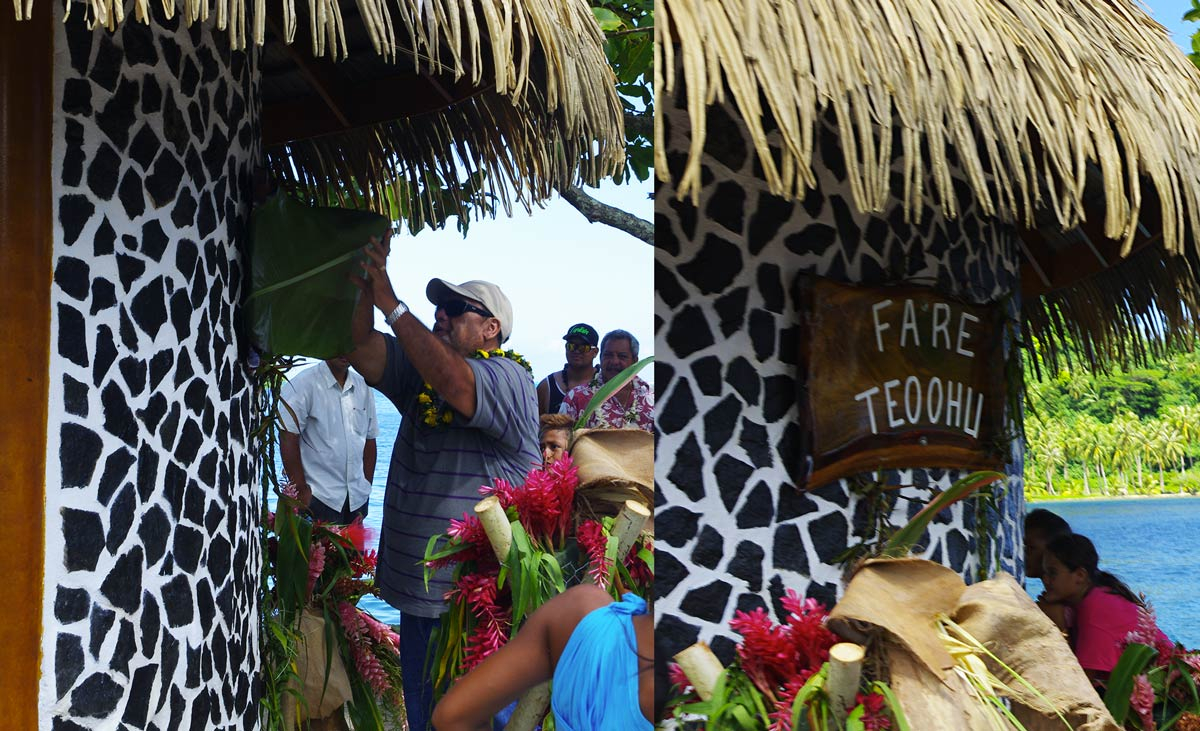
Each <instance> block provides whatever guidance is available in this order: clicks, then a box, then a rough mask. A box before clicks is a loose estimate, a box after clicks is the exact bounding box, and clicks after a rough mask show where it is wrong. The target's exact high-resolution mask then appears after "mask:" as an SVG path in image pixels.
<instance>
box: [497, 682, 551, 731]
mask: <svg viewBox="0 0 1200 731" xmlns="http://www.w3.org/2000/svg"><path fill="white" fill-rule="evenodd" d="M549 709H550V681H549V680H547V681H546V682H544V683H542V684H541V685H535V686H533V687H532V688H530V689H529V690H527V691H525V695H523V696H521V700H519V701H517V707H516V708H515V709H514V710H513V715H512V718H510V719H508V725H507V726H505V727H504V731H533V729H535V728H536V727H537V725H538V724H539V723H541V722H542V719H543V718H545V717H546V711H548V710H549Z"/></svg>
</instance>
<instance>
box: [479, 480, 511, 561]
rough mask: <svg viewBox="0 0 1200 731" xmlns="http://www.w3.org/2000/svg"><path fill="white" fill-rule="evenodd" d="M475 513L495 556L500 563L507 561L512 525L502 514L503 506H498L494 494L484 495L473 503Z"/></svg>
mask: <svg viewBox="0 0 1200 731" xmlns="http://www.w3.org/2000/svg"><path fill="white" fill-rule="evenodd" d="M475 515H477V516H479V522H480V523H482V524H483V532H484V533H487V537H488V542H489V543H491V544H492V550H493V551H495V552H496V558H497V559H498V560H499V561H500V563H504V562H506V561H508V550H509V549H510V548H511V547H512V526H511V525H509V522H508V516H507V515H505V514H504V508H502V507H500V501H499V500H497V499H496V496H495V495H489V496H488V497H485V498H484V499H482V500H480V501H479V502H478V503H476V504H475Z"/></svg>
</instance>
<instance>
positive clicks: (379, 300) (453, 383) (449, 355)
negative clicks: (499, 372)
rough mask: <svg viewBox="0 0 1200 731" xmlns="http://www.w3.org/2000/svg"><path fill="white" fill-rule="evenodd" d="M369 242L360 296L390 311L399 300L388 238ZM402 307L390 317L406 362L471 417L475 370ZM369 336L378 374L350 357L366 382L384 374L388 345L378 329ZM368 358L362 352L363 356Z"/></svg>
mask: <svg viewBox="0 0 1200 731" xmlns="http://www.w3.org/2000/svg"><path fill="white" fill-rule="evenodd" d="M371 244H372V247H368V249H367V252H366V253H367V257H368V259H369V261H368V264H367V272H366V273H367V280H368V282H369V283H368V282H364V283H363V285H361V286H364V287H365V289H364V293H365V292H370V293H371V294H370V295H369V296H368V295H366V294H364V296H363V298H362V299H368V298H369V299H370V300H371V301H372V302H373V303H374V304H375V305H376V306H377V307H379V309H380V311H381V312H383V313H385V314H390V313H392V312H394V311H395V309H396V307H397V305H399V304H400V298H398V297H397V296H396V293H395V291H394V290H393V289H392V282H391V279H390V278H389V277H388V274H387V269H386V263H387V255H388V253H389V251H390V249H389V245H390V242H386V241H385V242H384V244H383V246H382V247H379V246H378V242H377V241H375V240H374V239H373V238H372V239H371ZM360 305H361V301H360ZM404 310H406V311H405V312H404V313H403V314H402V315H400V316H399V317H397V318H396V319H395V320H393V321H392V323H391V327H392V332H393V333H394V334H395V335H396V339H397V340H398V341H400V347H402V348H404V353H405V355H407V356H408V360H409V362H410V363H412V365H413V367H414V368H416V370H417V373H419V374H420V375H421V377H422V378H423V379H425V381H426V382H427V383H428V384H429V385H430V386H432V387H433V390H435V391H437V393H438V395H439V396H441V397H442V399H443V400H444V401H445V402H446V403H447V404H449V405H450V407H451V408H452V409H454V410H455V411H457V412H458V413H460V414H462V415H463V416H464V417H466V418H467V419H471V418H473V417H474V416H475V371H473V370H471V366H469V365H467V361H466V359H465V358H464V357H463V356H462V355H460V354H459V353H457V352H455V350H454V349H453V348H451V347H450V346H449V345H447V344H446V343H444V342H442V340H441V339H440V338H438V337H437V336H436V335H434V334H433V333H432V332H430V331H429V328H427V327H425V325H424V323H422V322H421V321H420V320H418V319H417V318H416V317H415V316H414V315H413V314H412V313H411V312H407V307H405V308H404ZM358 316H359V314H358V312H357V311H355V317H356V318H357V317H358ZM372 336H373V337H371V338H369V339H368V341H373V340H378V343H379V348H380V350H381V351H382V357H381V364H380V366H379V375H378V376H377V377H372V376H371V375H369V374H368V372H367V371H364V370H362V369H360V368H359V367H358V364H357V363H356V362H355V360H354V359H353V358H351V359H350V362H351V364H353V365H354V367H355V369H356V370H358V372H359V373H361V374H362V375H363V377H364V378H366V379H367V382H368V383H376V382H378V381H379V379H380V378H382V377H383V364H385V363H386V360H387V350H386V348H387V346H386V344H385V343H384V341H383V336H382V335H380V334H379V333H377V332H373V333H372ZM374 347H375V346H374V345H373V344H370V342H368V344H367V345H365V346H362V345H360V346H359V348H358V350H356V351H355V352H356V353H358V352H359V351H372V352H373V350H374ZM369 359H370V358H368V357H366V356H365V355H364V360H369ZM368 367H370V366H368Z"/></svg>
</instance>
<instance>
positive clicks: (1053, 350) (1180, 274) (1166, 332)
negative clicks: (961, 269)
mask: <svg viewBox="0 0 1200 731" xmlns="http://www.w3.org/2000/svg"><path fill="white" fill-rule="evenodd" d="M1197 274H1198V272H1197V270H1196V266H1195V262H1194V257H1192V256H1169V255H1167V254H1166V252H1164V251H1163V248H1162V244H1161V242H1158V243H1154V244H1151V245H1149V246H1146V247H1145V248H1143V249H1141V250H1139V251H1138V252H1136V253H1135V254H1133V255H1132V256H1130V257H1129V258H1127V259H1125V260H1123V261H1122V262H1121V263H1119V264H1117V265H1116V266H1114V267H1112V268H1110V269H1106V270H1104V271H1103V272H1099V273H1098V274H1095V275H1093V276H1091V277H1089V278H1087V279H1085V280H1083V281H1081V282H1078V283H1076V284H1073V285H1070V286H1068V287H1064V288H1062V289H1058V290H1055V291H1053V292H1049V293H1047V294H1044V295H1042V296H1041V297H1039V298H1037V299H1036V300H1033V301H1030V302H1025V303H1024V304H1023V305H1022V307H1021V319H1022V323H1021V326H1022V330H1023V333H1022V335H1023V338H1024V340H1025V342H1026V344H1027V345H1029V346H1030V347H1032V348H1034V349H1035V350H1036V351H1037V353H1039V354H1040V356H1041V357H1040V359H1039V358H1030V362H1031V363H1032V364H1033V367H1034V375H1035V376H1036V377H1041V376H1042V375H1043V374H1042V373H1041V371H1040V369H1041V366H1042V365H1044V366H1045V367H1046V369H1047V371H1048V373H1047V374H1045V375H1048V376H1049V377H1053V376H1055V375H1056V374H1058V373H1059V372H1060V370H1061V368H1062V366H1063V365H1066V366H1067V367H1072V366H1075V365H1079V366H1083V367H1085V368H1087V369H1089V370H1090V371H1092V372H1096V371H1103V370H1107V369H1108V368H1109V367H1110V366H1111V365H1114V364H1122V365H1128V364H1132V363H1142V362H1145V361H1146V360H1147V359H1148V358H1157V357H1161V356H1163V355H1165V354H1166V353H1167V352H1168V351H1170V350H1173V349H1186V350H1191V349H1194V348H1195V347H1196V327H1195V323H1196V322H1197V320H1198V319H1200V285H1198V284H1197V281H1198V278H1197ZM1039 360H1040V362H1039ZM1060 361H1061V362H1060ZM1075 361H1078V363H1076V362H1075Z"/></svg>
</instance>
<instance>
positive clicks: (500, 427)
mask: <svg viewBox="0 0 1200 731" xmlns="http://www.w3.org/2000/svg"><path fill="white" fill-rule="evenodd" d="M365 251H366V254H367V265H366V272H365V273H366V276H365V278H364V279H361V280H358V284H359V286H360V287H361V288H362V289H363V296H362V297H361V298H360V301H359V306H358V308H357V309H356V310H355V315H354V324H353V330H354V332H353V335H354V342H355V345H356V350H354V352H352V353H350V354H349V356H348V357H349V359H350V363H351V364H352V365H353V366H354V368H355V370H357V371H358V372H359V373H361V374H362V375H363V377H364V378H365V379H366V380H367V383H369V384H371V385H372V386H374V387H375V388H377V389H378V390H379V391H380V392H381V393H383V394H384V395H385V396H387V397H388V398H389V399H390V400H391V401H392V403H394V404H395V405H396V408H397V409H399V411H400V413H401V415H402V419H401V423H400V433H399V435H398V436H397V438H396V444H395V447H394V448H393V450H392V460H391V465H390V467H389V470H388V479H387V491H386V493H385V495H384V505H383V531H382V535H381V536H380V541H379V564H378V567H377V570H376V574H375V580H376V584H377V586H378V587H379V589H380V594H381V596H382V597H383V599H384V600H385V601H387V602H388V603H389V604H391V605H392V606H394V607H396V608H397V609H399V610H400V615H401V619H400V670H401V675H402V676H403V677H404V697H405V707H406V709H407V712H408V719H409V727H410V728H411V729H413V730H414V731H419V730H423V729H425V728H426V726H427V725H428V723H429V717H430V714H431V713H432V705H433V696H432V687H431V685H430V684H429V682H428V673H426V672H425V671H424V662H425V651H426V648H427V646H428V644H429V637H430V635H431V634H432V632H433V629H434V627H436V626H437V625H438V617H439V616H440V615H441V614H442V612H443V611H444V610H445V604H444V602H443V600H442V596H443V595H444V594H445V592H446V591H447V590H448V589H449V588H450V587H451V583H450V581H449V579H450V572H449V571H448V570H444V571H441V572H438V573H437V574H435V575H434V577H433V578H431V579H430V581H429V589H428V591H427V590H426V589H425V584H424V576H423V568H422V559H423V558H424V552H425V546H426V544H427V543H428V541H429V537H430V536H432V535H435V534H438V533H443V532H445V530H446V528H447V526H448V524H449V521H450V519H451V518H460V517H462V514H463V513H464V512H470V510H471V507H472V506H473V505H474V504H475V503H476V502H478V501H479V499H480V496H479V487H480V486H481V485H484V484H488V483H490V482H491V481H492V479H493V478H496V477H501V478H504V479H506V480H508V481H510V482H512V483H514V484H520V483H522V482H523V481H524V479H525V475H526V474H527V473H528V471H529V469H530V468H531V467H532V466H534V465H535V464H540V463H541V456H540V454H539V451H538V410H537V397H536V392H535V390H534V385H533V378H532V376H531V375H530V373H529V370H528V365H527V364H525V362H524V361H523V359H521V358H520V356H517V355H516V354H515V353H513V352H512V351H502V350H500V346H501V345H502V344H503V343H504V342H505V341H506V340H508V336H509V335H510V334H511V332H512V320H513V318H512V305H511V304H510V303H509V301H508V297H506V296H505V295H504V293H503V292H502V291H500V288H499V287H498V286H496V285H495V284H492V283H491V282H485V281H482V280H473V281H470V282H463V283H462V284H451V283H449V282H446V281H444V280H441V279H433V280H430V282H429V285H428V286H427V287H426V289H425V294H426V296H427V297H428V298H429V301H430V302H432V303H433V304H434V305H436V306H437V310H436V312H435V314H434V326H433V330H432V332H431V331H430V330H429V329H428V328H426V327H425V325H424V324H422V323H421V321H420V320H418V319H417V318H416V317H414V316H413V315H412V314H411V313H410V312H409V311H408V307H407V306H406V305H405V304H404V303H403V302H402V301H400V299H399V298H398V297H397V296H396V294H395V291H394V290H393V289H392V283H391V280H390V279H389V278H388V274H387V270H386V268H385V264H386V261H387V255H388V251H389V242H388V241H387V240H386V239H385V241H384V242H383V243H382V244H381V243H380V242H378V241H376V240H375V239H374V238H372V239H371V245H369V246H368V247H367V248H366V249H365ZM372 306H374V307H378V308H379V310H380V311H381V312H383V313H384V314H385V316H386V322H387V324H388V326H389V328H390V329H391V334H387V335H385V334H383V333H380V332H376V331H375V330H374V329H373V328H372V318H373V315H372V311H371V308H372Z"/></svg>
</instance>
